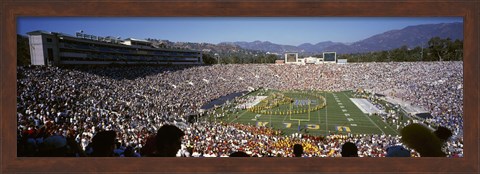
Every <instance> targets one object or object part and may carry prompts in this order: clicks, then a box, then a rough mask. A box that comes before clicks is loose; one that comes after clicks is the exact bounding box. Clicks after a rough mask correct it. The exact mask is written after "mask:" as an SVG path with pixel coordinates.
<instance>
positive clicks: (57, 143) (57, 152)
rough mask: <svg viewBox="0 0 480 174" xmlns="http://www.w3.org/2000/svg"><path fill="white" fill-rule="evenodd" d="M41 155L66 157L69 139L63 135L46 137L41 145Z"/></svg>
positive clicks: (39, 153)
mask: <svg viewBox="0 0 480 174" xmlns="http://www.w3.org/2000/svg"><path fill="white" fill-rule="evenodd" d="M39 150H40V151H39V152H38V155H39V156H45V157H66V156H67V139H66V138H65V137H63V136H61V135H53V136H50V137H48V138H46V139H45V140H44V141H43V144H42V145H41V146H40V149H39Z"/></svg>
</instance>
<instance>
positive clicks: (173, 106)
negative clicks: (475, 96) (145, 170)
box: [17, 32, 463, 157]
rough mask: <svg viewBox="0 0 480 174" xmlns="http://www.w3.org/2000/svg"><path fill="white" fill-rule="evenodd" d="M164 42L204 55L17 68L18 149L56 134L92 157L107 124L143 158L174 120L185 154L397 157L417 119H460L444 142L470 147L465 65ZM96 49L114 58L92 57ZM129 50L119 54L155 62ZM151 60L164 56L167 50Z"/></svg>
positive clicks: (27, 150)
mask: <svg viewBox="0 0 480 174" xmlns="http://www.w3.org/2000/svg"><path fill="white" fill-rule="evenodd" d="M30 34H31V35H32V36H34V35H41V36H42V37H45V36H48V37H50V35H49V34H45V33H41V32H33V33H30ZM54 36H55V37H63V39H66V38H67V37H66V36H64V35H59V34H54ZM82 37H83V35H82ZM90 38H92V37H90ZM71 39H72V38H71ZM44 40H45V41H46V38H44ZM60 40H61V39H60ZM72 40H73V39H72ZM76 40H77V42H78V43H80V42H82V43H83V42H93V41H85V38H82V39H79V38H76ZM97 40H98V38H97ZM131 41H132V40H131ZM59 42H60V43H61V42H62V41H59ZM96 42H100V41H95V43H96ZM30 43H31V44H35V43H32V42H30ZM106 44H108V45H109V46H110V47H111V48H110V49H111V50H106V51H105V50H101V49H97V47H94V46H89V47H88V48H83V49H90V50H91V51H87V53H82V54H86V55H80V54H79V53H78V54H73V53H66V51H65V50H68V49H67V47H68V46H67V45H65V44H59V45H63V46H60V47H59V52H58V55H77V56H79V57H77V59H78V60H76V61H80V59H82V61H80V63H79V62H72V61H70V60H69V59H66V58H65V57H62V56H58V57H55V56H53V57H52V58H49V57H48V56H49V54H50V53H49V51H46V53H47V54H45V55H46V57H47V58H45V55H40V56H39V54H32V64H34V62H40V63H39V64H41V65H56V64H84V63H85V62H84V61H93V64H97V63H98V62H105V61H106V59H108V58H106V57H109V56H106V55H108V54H113V53H112V49H114V47H113V46H112V45H111V44H112V43H104V44H102V45H100V47H102V48H103V45H106ZM97 46H98V45H97ZM117 46H118V45H117ZM80 47H81V46H78V47H77V46H75V47H73V48H72V47H69V48H70V51H71V50H75V49H80ZM118 47H121V48H122V49H131V48H130V47H128V46H123V45H122V46H118ZM45 49H46V48H45ZM115 49H116V47H115ZM144 49H147V50H149V51H151V52H149V53H148V54H150V53H152V54H154V53H156V51H158V50H156V49H154V48H144ZM62 50H63V51H62ZM92 50H93V51H92ZM119 50H120V49H118V50H117V52H116V53H115V54H113V55H111V56H117V54H121V53H119V52H121V51H119ZM77 51H78V50H77ZM163 51H169V52H170V53H169V54H171V55H173V54H181V55H183V53H184V52H188V53H192V54H195V55H183V56H187V57H188V56H197V57H195V58H194V59H195V60H193V59H192V61H194V62H188V63H185V62H184V63H182V61H184V60H187V59H188V58H186V57H182V56H179V57H175V56H170V58H169V62H175V63H173V64H172V63H171V64H169V65H168V66H160V65H103V66H79V65H69V66H25V67H21V66H19V67H17V72H18V80H17V88H18V99H17V101H18V105H17V118H18V129H17V130H18V132H17V133H18V135H19V137H18V149H19V152H18V156H38V154H36V151H38V150H35V149H42V148H45V147H42V146H41V144H42V143H43V144H46V143H45V142H47V139H48V138H50V137H51V136H54V135H57V136H58V135H59V136H62V137H67V139H68V140H69V141H68V142H77V143H78V145H79V148H80V149H81V150H82V151H84V152H86V153H87V154H88V153H89V151H90V148H91V143H92V141H93V139H94V136H95V135H96V134H98V133H99V132H102V131H115V132H116V137H117V140H116V141H115V144H117V145H116V149H115V155H116V156H122V155H124V156H125V155H126V151H127V150H126V149H129V151H130V155H132V156H147V155H144V154H143V153H144V152H145V149H147V147H149V146H148V140H149V139H150V138H151V137H152V136H154V135H155V133H156V132H157V131H158V130H159V129H160V128H161V127H162V126H163V125H167V124H172V125H176V126H177V127H179V128H180V129H181V130H182V131H183V132H184V133H185V136H183V140H182V142H181V149H180V150H179V151H178V153H177V154H176V156H188V157H227V156H228V155H229V154H232V153H234V152H237V151H242V152H245V153H246V154H248V155H249V156H255V157H267V156H268V157H292V156H293V149H292V146H293V145H294V144H301V145H302V146H303V148H304V156H306V157H339V156H341V155H340V153H341V150H340V147H341V145H342V144H343V143H345V142H355V144H356V145H357V147H358V156H360V157H385V155H386V153H387V152H386V150H387V148H388V147H390V146H394V145H403V144H402V142H401V141H400V139H401V136H400V133H399V132H400V130H401V129H402V128H403V127H405V126H407V125H409V124H411V123H420V124H422V125H424V126H426V127H428V128H429V129H431V130H432V131H433V130H435V129H437V128H438V127H439V126H442V127H446V128H448V129H449V130H451V131H452V133H453V136H452V137H451V138H450V139H449V140H448V141H447V142H446V143H445V146H444V147H443V150H444V151H445V153H446V155H447V156H448V157H458V156H463V132H462V130H463V119H462V116H463V62H460V61H437V62H387V63H346V64H336V63H326V64H305V65H299V64H282V65H276V64H216V65H203V64H201V62H202V60H201V54H200V52H196V51H193V50H190V51H188V50H187V51H185V50H184V51H178V50H177V51H176V50H163ZM51 52H52V51H51ZM104 53H105V54H104ZM51 54H52V55H57V53H55V54H54V53H51ZM142 54H143V53H142ZM91 55H92V56H93V55H104V56H106V57H105V58H104V59H105V60H97V59H86V58H85V56H86V57H91ZM122 55H123V54H122ZM125 55H127V56H123V57H124V58H125V59H122V60H108V61H115V62H127V63H126V64H128V62H136V60H137V62H138V59H143V58H139V57H137V55H136V53H135V54H133V53H125ZM198 55H200V56H198ZM82 56H84V58H82ZM129 56H130V57H129ZM151 58H152V59H149V60H152V61H153V62H156V63H157V64H162V63H158V62H160V60H163V58H162V57H161V56H153V57H151ZM153 59H155V60H153ZM156 59H158V60H156ZM286 59H287V56H286ZM288 59H289V60H286V62H290V61H292V62H293V61H294V60H293V58H291V57H288ZM39 60H43V61H39ZM177 60H178V61H177ZM188 60H190V59H188ZM295 61H296V60H295ZM49 62H50V63H49ZM296 62H298V61H296ZM90 63H92V62H90ZM110 63H112V62H110ZM164 63H165V62H164ZM165 64H167V63H165ZM192 64H193V65H192ZM34 65H35V64H34ZM48 142H49V141H48ZM57 144H58V143H57ZM57 144H55V147H57V146H56V145H57ZM409 150H410V153H411V156H419V154H418V153H417V152H415V151H414V150H413V149H409ZM73 154H74V155H73V156H75V153H73ZM76 155H77V156H78V153H77V154H76Z"/></svg>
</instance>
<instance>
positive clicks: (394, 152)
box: [386, 146, 411, 157]
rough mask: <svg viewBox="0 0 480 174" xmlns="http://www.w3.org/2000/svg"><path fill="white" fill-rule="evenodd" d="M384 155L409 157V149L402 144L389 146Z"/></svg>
mask: <svg viewBox="0 0 480 174" xmlns="http://www.w3.org/2000/svg"><path fill="white" fill-rule="evenodd" d="M386 157H411V155H410V151H409V150H407V149H405V148H404V147H403V146H390V147H388V148H387V156H386Z"/></svg>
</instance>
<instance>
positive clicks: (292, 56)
mask: <svg viewBox="0 0 480 174" xmlns="http://www.w3.org/2000/svg"><path fill="white" fill-rule="evenodd" d="M346 62H347V61H346V60H343V59H342V61H341V63H342V64H344V63H346ZM322 63H337V53H336V52H323V57H320V58H319V57H312V56H310V57H304V58H299V57H298V53H285V64H297V65H305V64H322ZM338 63H340V62H338Z"/></svg>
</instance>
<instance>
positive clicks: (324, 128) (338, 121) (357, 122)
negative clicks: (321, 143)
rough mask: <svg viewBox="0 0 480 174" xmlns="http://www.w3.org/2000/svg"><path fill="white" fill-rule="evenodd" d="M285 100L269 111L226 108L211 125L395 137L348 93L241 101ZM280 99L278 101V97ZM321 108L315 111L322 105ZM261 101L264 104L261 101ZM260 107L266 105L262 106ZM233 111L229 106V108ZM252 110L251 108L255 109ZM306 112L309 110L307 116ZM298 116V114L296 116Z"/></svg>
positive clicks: (391, 128)
mask: <svg viewBox="0 0 480 174" xmlns="http://www.w3.org/2000/svg"><path fill="white" fill-rule="evenodd" d="M272 93H275V96H277V98H281V97H283V98H288V99H290V101H292V102H285V103H273V102H271V101H270V103H268V104H269V106H270V108H260V109H258V107H259V106H260V105H262V104H257V105H255V107H257V109H256V110H255V109H248V110H247V109H237V110H236V111H235V112H233V113H232V112H225V111H226V110H228V108H224V110H223V111H222V110H221V109H217V110H216V112H217V113H225V114H223V115H224V116H223V117H218V118H216V119H213V117H209V118H210V120H211V121H216V122H223V123H242V124H250V125H257V126H266V127H272V128H274V129H277V130H281V131H282V132H283V133H285V134H286V135H289V134H292V133H302V134H304V133H307V134H310V135H326V134H330V133H336V134H340V133H341V134H347V133H352V134H382V133H385V134H386V135H398V130H396V126H394V125H390V124H387V123H385V122H383V121H382V119H381V118H380V116H377V115H372V116H369V115H368V114H364V113H363V112H362V111H361V110H360V109H359V108H358V107H357V106H356V105H355V104H354V103H353V102H352V101H351V100H350V98H353V97H352V94H353V93H352V92H351V91H344V92H319V91H275V90H268V91H267V92H265V91H256V92H253V93H250V94H248V95H246V96H243V97H249V96H250V97H252V96H272ZM279 95H280V97H278V96H279ZM325 100H326V105H325V106H324V107H321V108H320V107H317V108H315V106H321V105H323V104H324V101H325ZM264 101H265V100H264ZM264 105H266V104H265V103H264ZM232 107H233V106H232ZM255 107H253V108H255ZM294 110H296V111H294ZM309 110H311V111H310V112H309ZM300 112H301V113H300Z"/></svg>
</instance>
